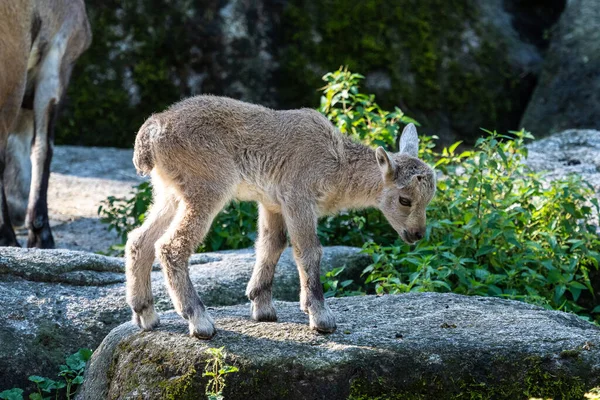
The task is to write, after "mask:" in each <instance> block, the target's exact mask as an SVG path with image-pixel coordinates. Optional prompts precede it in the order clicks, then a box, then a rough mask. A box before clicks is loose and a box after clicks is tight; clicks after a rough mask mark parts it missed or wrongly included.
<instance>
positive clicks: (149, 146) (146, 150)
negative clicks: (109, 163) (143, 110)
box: [133, 117, 161, 176]
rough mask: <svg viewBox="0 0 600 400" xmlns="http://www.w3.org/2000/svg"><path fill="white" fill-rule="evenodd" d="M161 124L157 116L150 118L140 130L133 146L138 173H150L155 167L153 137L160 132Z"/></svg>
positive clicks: (134, 163) (134, 161) (134, 162)
mask: <svg viewBox="0 0 600 400" xmlns="http://www.w3.org/2000/svg"><path fill="white" fill-rule="evenodd" d="M160 130H161V126H160V123H159V121H158V120H157V119H156V118H152V117H151V118H148V120H147V121H146V122H144V125H142V127H141V128H140V130H139V131H138V134H137V136H136V138H135V146H134V148H133V165H135V169H136V170H137V172H138V174H140V175H142V176H144V175H150V172H151V171H152V169H153V168H154V151H153V139H154V138H155V137H156V135H157V134H158V133H159V132H160Z"/></svg>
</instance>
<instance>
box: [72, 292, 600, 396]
mask: <svg viewBox="0 0 600 400" xmlns="http://www.w3.org/2000/svg"><path fill="white" fill-rule="evenodd" d="M329 304H330V306H331V308H332V310H333V311H334V313H335V314H336V318H337V321H338V330H337V331H336V332H335V333H334V334H331V335H327V336H323V335H320V334H317V333H315V332H313V331H311V330H310V329H309V327H308V318H307V316H306V315H304V314H303V313H301V312H300V311H299V310H298V304H297V303H284V302H278V303H277V304H276V307H277V308H278V310H279V316H280V321H281V322H278V323H256V322H253V321H251V320H250V319H249V318H248V315H247V307H246V306H232V307H223V308H217V309H214V310H212V314H213V315H214V316H216V323H217V327H218V329H219V331H218V333H217V336H216V337H215V338H213V339H212V340H211V341H201V340H197V339H194V338H190V337H189V336H188V335H187V333H186V332H187V325H186V324H185V322H184V321H183V320H181V319H180V318H179V317H178V316H177V315H175V314H174V313H167V314H165V315H163V316H162V321H163V323H162V326H161V327H159V328H158V329H157V330H156V331H153V332H141V331H140V330H139V329H138V328H137V327H135V326H133V325H132V324H131V323H126V324H124V325H121V326H119V327H118V328H116V329H114V330H113V331H112V332H111V333H110V334H109V335H108V336H107V337H106V339H105V340H104V342H103V343H102V345H101V346H100V347H99V348H98V349H97V350H96V352H95V353H94V355H93V356H92V360H91V361H90V364H89V365H88V369H87V371H86V376H85V382H84V384H83V386H82V387H81V388H80V390H79V392H78V397H77V398H78V399H79V400H88V399H89V400H98V399H117V398H118V399H163V398H176V399H199V398H203V397H204V390H205V387H206V384H207V378H205V377H203V376H202V373H203V371H204V368H205V365H206V362H207V359H208V358H209V356H208V355H207V352H206V350H207V349H209V348H217V347H221V346H223V347H224V348H225V350H226V352H227V354H228V356H227V359H226V361H227V363H228V364H231V365H235V366H237V367H238V368H239V372H237V373H235V374H232V375H228V376H227V378H226V379H227V381H226V383H227V386H226V388H225V393H224V395H225V398H226V399H228V400H235V399H256V400H259V399H328V400H336V399H340V400H341V399H347V398H351V399H374V398H377V399H391V398H394V399H405V398H410V399H416V398H419V399H421V398H422V399H448V398H458V396H459V395H460V396H462V397H460V398H492V399H521V398H530V397H543V398H562V399H580V398H582V397H583V393H584V392H585V391H586V390H589V389H591V388H593V387H594V386H596V385H599V384H600V328H598V327H597V326H594V325H592V324H589V323H587V322H585V321H583V320H581V319H579V318H578V317H576V316H575V315H572V314H566V313H562V312H556V311H547V310H544V309H541V308H539V307H535V306H531V305H528V304H525V303H521V302H516V301H508V300H501V299H497V298H483V297H467V296H459V295H454V294H438V293H412V294H406V295H397V296H390V295H388V296H382V297H376V296H366V297H352V298H335V299H331V300H330V301H329Z"/></svg>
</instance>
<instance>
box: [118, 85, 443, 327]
mask: <svg viewBox="0 0 600 400" xmlns="http://www.w3.org/2000/svg"><path fill="white" fill-rule="evenodd" d="M417 152H418V138H417V132H416V129H415V127H414V125H412V124H411V125H409V126H407V127H406V128H405V130H404V132H403V134H402V137H401V140H400V152H399V153H395V154H388V153H387V152H386V151H385V150H384V149H383V148H381V147H380V148H378V149H377V150H376V151H375V150H372V149H370V148H368V147H366V146H363V145H361V144H359V143H356V142H353V141H352V140H350V139H349V138H347V137H345V136H343V135H342V134H340V133H339V132H338V131H337V129H336V128H335V127H334V126H333V125H332V124H331V123H330V122H329V121H328V120H327V118H325V117H324V116H323V115H321V114H319V113H318V112H316V111H314V110H310V109H301V110H289V111H275V110H271V109H267V108H264V107H261V106H257V105H253V104H247V103H243V102H240V101H237V100H232V99H229V98H224V97H214V96H198V97H193V98H189V99H187V100H184V101H181V102H180V103H177V104H175V105H173V106H172V107H170V108H169V109H168V110H166V111H165V112H162V113H160V114H155V115H153V116H152V117H150V118H149V119H148V120H147V121H146V122H145V123H144V125H143V126H142V127H141V129H140V131H139V133H138V135H137V138H136V141H135V151H134V157H133V162H134V164H135V166H136V168H137V170H138V171H139V172H140V173H142V174H150V175H151V177H152V183H153V186H154V190H155V193H154V204H153V205H152V208H151V210H150V213H149V215H148V216H147V218H146V221H145V222H144V224H143V225H142V226H141V227H140V228H138V229H136V230H135V231H133V232H132V233H131V234H130V236H129V240H128V242H127V247H126V256H127V301H128V303H129V305H130V306H131V308H132V310H133V319H134V321H135V322H136V323H137V324H138V325H139V326H140V327H141V328H143V329H147V330H148V329H152V328H153V327H154V326H156V325H157V324H158V316H157V314H156V312H155V310H154V306H153V298H152V291H151V288H150V271H151V267H152V262H153V260H154V257H155V255H156V256H157V257H158V258H159V260H160V262H161V264H162V267H163V271H164V275H165V279H166V282H167V285H168V288H169V293H170V295H171V299H172V300H173V304H174V306H175V310H176V311H177V312H178V313H179V314H180V315H181V316H182V317H183V318H185V319H186V320H187V321H188V322H189V327H190V333H191V334H192V335H194V336H197V337H199V338H210V337H212V336H213V335H214V333H215V328H214V323H213V321H212V319H211V318H210V316H209V315H208V314H207V313H206V311H205V308H204V305H203V304H202V302H201V301H200V298H199V297H198V294H197V293H196V291H195V290H194V288H193V286H192V282H191V280H190V277H189V273H188V266H187V263H188V258H189V257H190V255H191V253H192V252H193V250H194V249H195V248H196V247H197V246H198V245H199V244H200V243H201V242H202V240H203V239H204V237H205V235H206V233H207V231H208V229H209V228H210V226H211V222H212V220H213V218H214V217H215V216H216V215H217V213H218V212H219V211H220V210H221V209H222V208H223V207H224V206H225V205H226V204H227V203H228V202H229V201H231V200H232V199H238V200H251V201H257V202H258V203H259V234H258V239H257V241H256V265H255V267H254V272H253V274H252V278H251V279H250V282H249V283H248V287H247V290H246V294H247V295H248V297H249V298H250V300H251V303H252V311H251V312H252V318H254V319H255V320H257V321H275V320H276V319H277V316H276V312H275V309H274V307H273V303H272V297H271V293H272V284H273V275H274V273H275V265H276V264H277V261H278V260H279V257H280V255H281V252H282V251H283V250H284V249H285V247H286V246H287V238H286V232H287V235H289V238H290V241H291V244H292V246H293V251H294V257H295V260H296V263H297V265H298V271H299V274H300V282H301V294H300V308H301V309H302V310H303V311H304V312H306V313H308V315H309V319H310V326H311V327H312V328H313V329H316V330H317V331H320V332H333V331H334V330H335V328H336V324H335V319H334V316H333V314H332V312H331V311H330V309H329V308H328V307H327V305H326V304H325V299H324V297H323V288H322V286H321V282H320V261H321V246H320V243H319V239H318V237H317V220H318V218H319V216H321V215H324V214H331V213H335V212H337V211H339V210H341V209H349V208H363V207H378V208H379V209H380V210H381V211H382V212H383V214H384V215H385V216H386V218H387V219H388V221H389V222H390V224H391V225H392V226H393V227H394V229H395V230H396V231H397V232H398V234H399V235H400V236H401V237H402V239H403V240H405V241H406V242H410V243H412V242H414V241H416V240H418V239H421V238H422V237H423V235H424V232H425V208H426V206H427V204H428V203H429V202H430V200H431V198H432V197H433V195H434V193H435V183H436V180H435V175H434V172H433V170H432V169H431V168H430V167H429V166H427V165H426V164H425V163H423V162H422V161H420V160H419V159H418V158H417Z"/></svg>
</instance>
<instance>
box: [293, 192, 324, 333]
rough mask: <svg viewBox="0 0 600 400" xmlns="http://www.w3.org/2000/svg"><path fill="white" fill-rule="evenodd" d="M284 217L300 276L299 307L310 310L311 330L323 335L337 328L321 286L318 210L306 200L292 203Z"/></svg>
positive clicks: (321, 251)
mask: <svg viewBox="0 0 600 400" xmlns="http://www.w3.org/2000/svg"><path fill="white" fill-rule="evenodd" d="M284 218H285V223H286V226H287V228H288V233H289V235H290V240H291V242H292V246H293V249H294V259H295V260H296V264H297V265H298V272H299V274H300V286H301V288H300V307H301V308H302V309H303V310H305V311H308V315H309V319H310V327H311V328H312V329H315V330H317V331H319V332H322V333H331V332H334V331H335V329H336V324H335V318H334V316H333V313H332V312H331V310H330V309H329V307H328V306H327V304H325V297H324V295H323V285H322V284H321V255H322V253H323V250H322V249H321V243H320V242H319V238H318V236H317V213H316V211H315V207H314V206H313V205H312V204H311V203H309V202H305V201H295V202H290V203H288V204H287V205H286V207H284Z"/></svg>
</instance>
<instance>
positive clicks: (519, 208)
mask: <svg viewBox="0 0 600 400" xmlns="http://www.w3.org/2000/svg"><path fill="white" fill-rule="evenodd" d="M486 133H487V136H486V137H484V138H481V139H479V140H478V141H477V144H476V146H475V148H474V149H473V150H469V151H464V152H462V153H460V154H456V153H455V152H456V149H457V147H458V143H457V144H455V145H453V146H451V147H450V148H445V149H443V151H442V153H440V154H437V153H434V152H433V151H432V150H431V149H428V150H426V151H424V155H423V156H424V157H425V158H429V159H430V160H431V162H435V165H436V168H437V169H438V170H439V171H440V172H441V173H442V175H441V176H440V178H439V181H438V192H437V194H436V197H435V199H434V201H433V202H432V203H431V205H430V207H429V209H428V218H429V221H430V222H429V224H428V229H427V233H426V239H425V240H423V241H422V242H420V243H418V244H417V245H416V246H409V245H406V244H402V243H397V244H396V245H394V246H381V245H378V244H375V243H370V244H368V245H366V247H365V251H366V252H368V253H369V254H371V255H372V256H373V259H374V264H372V265H371V266H370V267H368V268H367V269H366V270H365V271H364V272H365V275H366V283H370V282H373V283H375V284H376V292H377V293H401V292H410V291H442V292H450V291H451V292H454V293H461V294H468V295H483V296H497V297H504V298H510V299H519V300H524V301H527V302H530V303H534V304H539V305H542V306H544V307H548V308H554V309H557V310H564V311H570V312H576V313H579V314H580V315H581V316H583V317H584V318H587V319H592V318H593V315H592V314H593V313H597V312H598V311H600V309H599V308H598V307H596V308H594V307H593V304H594V303H595V300H594V290H593V288H592V284H591V281H590V278H589V274H590V272H592V271H597V269H598V261H599V260H600V255H599V253H598V248H599V245H600V241H599V240H598V236H597V234H596V226H595V225H593V224H592V222H593V221H595V220H596V218H597V215H598V212H599V211H600V209H599V207H598V201H597V199H596V198H595V197H594V191H593V188H592V187H591V186H590V185H589V184H588V183H587V182H585V181H583V180H582V179H581V178H580V177H578V176H569V177H567V178H565V179H558V180H554V181H550V182H548V181H546V180H543V178H542V175H541V174H539V173H535V172H533V171H531V170H529V168H528V167H527V166H526V164H525V160H526V157H527V149H526V147H525V145H524V141H525V140H526V139H531V138H533V137H532V136H531V134H529V133H528V132H526V131H524V130H521V131H519V132H511V133H512V135H513V136H505V135H499V134H498V133H496V132H489V131H486Z"/></svg>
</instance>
